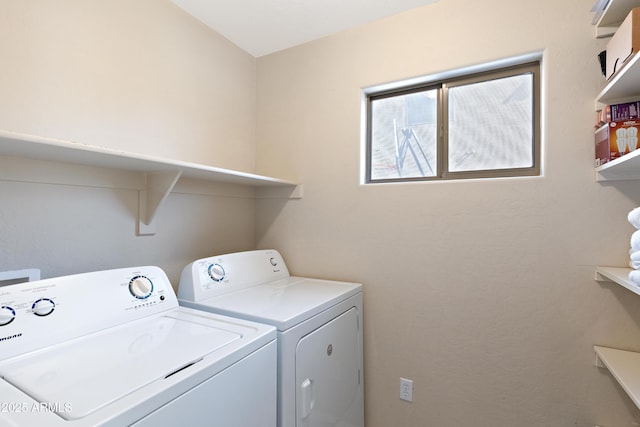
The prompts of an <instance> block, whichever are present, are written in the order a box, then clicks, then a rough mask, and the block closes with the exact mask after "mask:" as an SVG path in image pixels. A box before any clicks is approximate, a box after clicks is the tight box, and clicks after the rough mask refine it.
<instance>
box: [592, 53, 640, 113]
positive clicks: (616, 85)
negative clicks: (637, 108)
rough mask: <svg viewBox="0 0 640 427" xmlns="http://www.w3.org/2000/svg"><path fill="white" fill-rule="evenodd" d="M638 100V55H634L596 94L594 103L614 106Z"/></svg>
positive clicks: (639, 63)
mask: <svg viewBox="0 0 640 427" xmlns="http://www.w3.org/2000/svg"><path fill="white" fill-rule="evenodd" d="M638 98H640V55H638V54H634V55H633V56H632V57H631V58H630V59H629V60H628V61H627V63H626V64H625V65H624V66H623V67H622V68H621V69H620V71H618V72H617V73H616V74H615V75H614V76H613V77H612V78H611V79H610V80H609V81H608V82H607V84H606V85H605V86H604V88H603V89H602V90H601V91H600V93H599V94H598V97H597V98H596V101H597V102H599V103H602V104H615V103H616V102H625V101H627V100H637V99H638Z"/></svg>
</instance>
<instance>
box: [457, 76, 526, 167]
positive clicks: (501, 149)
mask: <svg viewBox="0 0 640 427" xmlns="http://www.w3.org/2000/svg"><path fill="white" fill-rule="evenodd" d="M448 95H449V96H448V100H449V109H448V111H449V116H448V118H449V122H448V148H449V151H448V165H449V168H448V170H449V172H460V171H477V170H490V169H509V168H524V167H531V166H533V149H532V147H533V126H532V123H533V77H532V75H531V74H530V73H527V74H521V75H518V76H513V77H505V78H500V79H496V80H486V81H481V82H478V83H472V84H466V85H462V86H456V87H451V88H449V94H448Z"/></svg>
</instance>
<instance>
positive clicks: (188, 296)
mask: <svg viewBox="0 0 640 427" xmlns="http://www.w3.org/2000/svg"><path fill="white" fill-rule="evenodd" d="M286 277H289V270H288V269H287V265H286V264H285V262H284V259H283V258H282V256H281V255H280V253H279V252H278V251H276V250H274V249H267V250H258V251H247V252H236V253H231V254H225V255H218V256H213V257H209V258H202V259H199V260H196V261H194V262H192V263H191V264H189V265H187V266H186V267H185V268H184V270H182V275H181V277H180V286H179V288H178V298H179V299H181V300H187V301H201V300H203V299H206V298H211V297H214V296H219V295H224V294H226V293H229V292H236V291H239V290H242V289H245V288H249V287H251V286H256V285H260V284H264V283H268V282H272V281H274V280H278V279H284V278H286Z"/></svg>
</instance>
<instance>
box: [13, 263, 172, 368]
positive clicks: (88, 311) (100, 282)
mask: <svg viewBox="0 0 640 427" xmlns="http://www.w3.org/2000/svg"><path fill="white" fill-rule="evenodd" d="M177 306H178V301H177V299H176V295H175V293H174V291H173V288H172V287H171V283H170V282H169V279H168V278H167V276H166V274H165V273H164V271H162V270H161V269H160V268H158V267H154V266H146V267H134V268H123V269H116V270H105V271H98V272H91V273H84V274H77V275H72V276H64V277H57V278H51V279H45V280H38V281H33V282H25V283H19V284H15V285H10V286H5V287H2V288H0V360H3V359H5V358H8V357H12V356H16V355H18V354H22V353H25V352H27V351H32V350H36V349H38V348H42V347H45V346H48V345H53V344H57V343H60V342H65V341H68V340H70V339H73V338H76V337H79V336H82V335H85V334H89V333H92V332H97V331H101V330H103V329H106V328H110V327H113V326H117V325H121V324H124V323H127V322H131V321H134V320H136V319H140V318H143V317H146V316H149V315H152V314H155V313H159V312H162V311H165V310H168V309H172V308H175V307H177Z"/></svg>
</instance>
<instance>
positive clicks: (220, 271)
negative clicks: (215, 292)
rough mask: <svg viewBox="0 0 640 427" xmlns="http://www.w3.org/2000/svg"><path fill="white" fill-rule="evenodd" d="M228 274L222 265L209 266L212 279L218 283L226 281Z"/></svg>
mask: <svg viewBox="0 0 640 427" xmlns="http://www.w3.org/2000/svg"><path fill="white" fill-rule="evenodd" d="M225 276H226V273H225V271H224V268H223V267H222V266H221V265H220V264H211V265H210V266H209V277H211V278H212V279H213V280H214V281H216V282H221V281H222V280H224V277H225Z"/></svg>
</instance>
